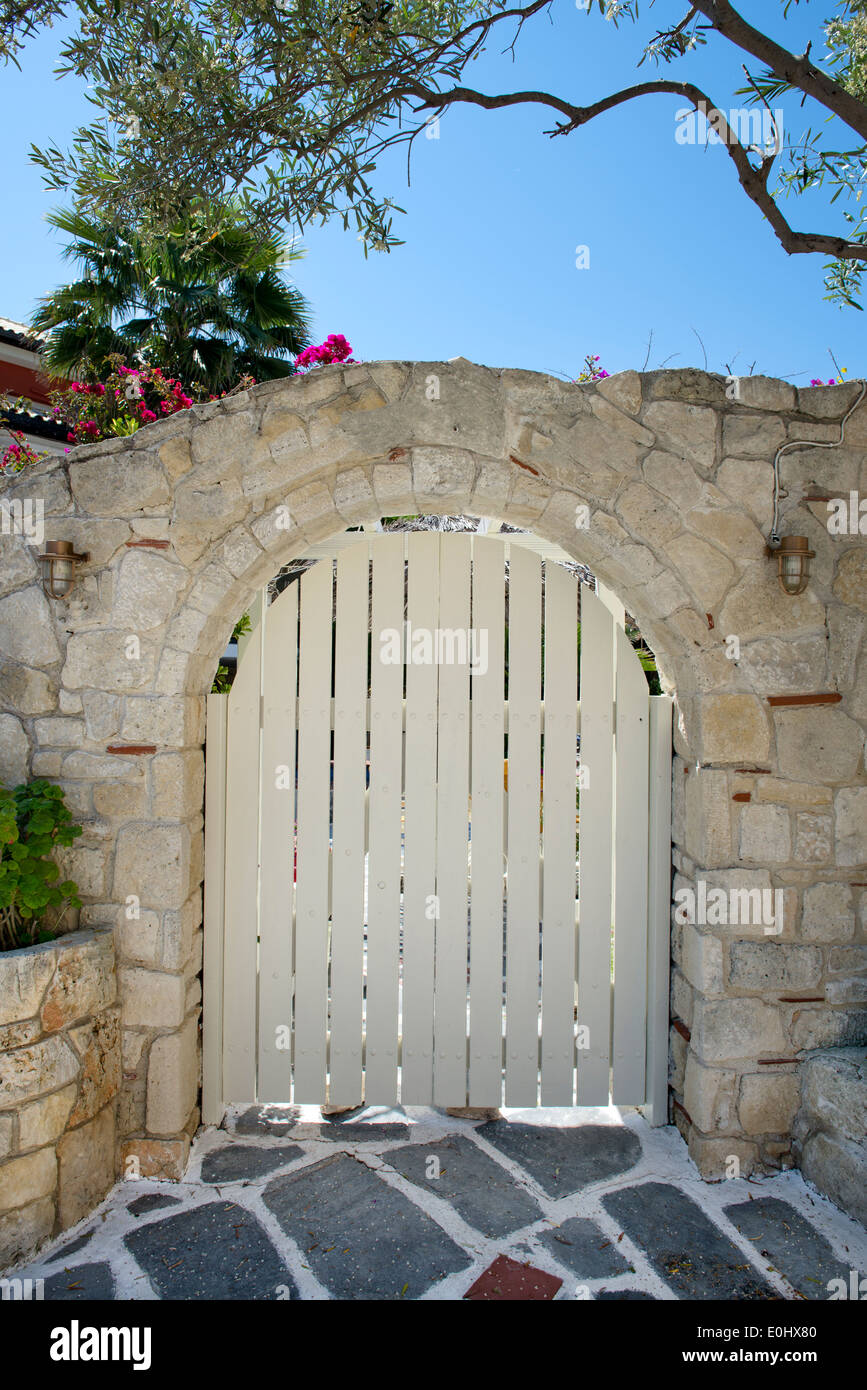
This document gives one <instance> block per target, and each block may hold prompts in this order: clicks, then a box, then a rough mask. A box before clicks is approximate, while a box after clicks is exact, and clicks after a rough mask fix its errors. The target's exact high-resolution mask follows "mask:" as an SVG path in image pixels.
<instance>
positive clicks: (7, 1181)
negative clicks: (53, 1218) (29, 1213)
mask: <svg viewBox="0 0 867 1390" xmlns="http://www.w3.org/2000/svg"><path fill="white" fill-rule="evenodd" d="M56 1185H57V1160H56V1158H55V1155H54V1150H53V1149H52V1148H45V1149H37V1150H36V1152H35V1153H32V1154H23V1155H22V1156H21V1157H20V1158H10V1159H9V1161H8V1163H4V1164H3V1165H2V1166H0V1211H12V1210H13V1209H14V1208H15V1207H25V1206H27V1205H28V1204H29V1203H30V1202H35V1201H38V1199H39V1198H40V1197H50V1196H51V1195H52V1193H53V1192H54V1189H55V1187H56Z"/></svg>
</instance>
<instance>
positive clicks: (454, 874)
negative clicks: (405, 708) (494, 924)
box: [434, 535, 471, 1106]
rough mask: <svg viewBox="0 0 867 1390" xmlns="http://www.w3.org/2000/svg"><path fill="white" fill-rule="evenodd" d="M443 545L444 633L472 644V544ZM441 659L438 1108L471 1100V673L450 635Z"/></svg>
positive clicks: (464, 539)
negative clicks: (451, 653)
mask: <svg viewBox="0 0 867 1390" xmlns="http://www.w3.org/2000/svg"><path fill="white" fill-rule="evenodd" d="M440 545H441V547H442V549H441V551H440V607H439V628H440V631H441V633H443V634H446V633H454V632H457V633H460V634H462V635H463V640H464V641H465V642H467V643H468V640H469V633H468V629H469V625H470V553H471V552H470V539H469V537H468V536H457V535H451V536H448V535H444V536H441V537H440ZM439 655H440V662H439V751H438V757H437V886H436V892H437V897H438V899H439V913H440V915H439V920H438V921H437V923H436V997H435V1003H434V1041H435V1060H434V1103H435V1104H436V1105H454V1106H459V1105H465V1104H466V1096H467V887H468V864H467V854H468V847H469V841H468V831H469V819H468V817H469V743H470V732H469V730H470V701H469V695H470V672H469V660H468V656H469V653H468V652H467V659H465V660H464V661H463V662H461V661H449V660H447V659H445V658H446V657H447V655H448V651H447V647H446V638H445V637H444V638H443V649H442V652H441V653H440V654H439ZM458 655H460V652H459V651H458Z"/></svg>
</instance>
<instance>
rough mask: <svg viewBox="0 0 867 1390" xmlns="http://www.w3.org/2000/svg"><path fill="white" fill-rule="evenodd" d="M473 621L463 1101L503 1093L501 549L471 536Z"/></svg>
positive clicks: (487, 1101)
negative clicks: (478, 661)
mask: <svg viewBox="0 0 867 1390" xmlns="http://www.w3.org/2000/svg"><path fill="white" fill-rule="evenodd" d="M472 622H473V627H474V629H475V631H476V632H477V633H482V632H484V633H486V634H487V643H488V648H487V671H486V672H485V673H484V674H478V675H474V676H473V678H472V682H473V683H472V729H471V741H472V746H471V764H472V772H471V780H472V839H471V842H470V843H471V850H472V853H471V859H470V1105H490V1106H499V1105H500V1104H501V1103H502V1099H503V1094H502V1092H503V978H502V960H503V818H504V802H505V794H504V788H503V724H504V719H503V698H504V695H505V684H504V661H505V622H506V617H505V548H504V546H503V544H502V542H501V541H496V540H493V539H491V540H479V539H474V540H473V611H472Z"/></svg>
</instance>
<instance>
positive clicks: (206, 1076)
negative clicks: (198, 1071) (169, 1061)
mask: <svg viewBox="0 0 867 1390" xmlns="http://www.w3.org/2000/svg"><path fill="white" fill-rule="evenodd" d="M228 703H229V697H228V695H209V696H208V699H207V756H206V759H205V930H204V965H203V974H202V1121H203V1123H204V1124H206V1125H218V1124H219V1123H220V1121H221V1120H222V1118H223V1114H224V1107H223V960H224V951H225V929H226V869H225V864H226V716H227V713H228Z"/></svg>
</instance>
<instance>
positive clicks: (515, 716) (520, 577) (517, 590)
mask: <svg viewBox="0 0 867 1390" xmlns="http://www.w3.org/2000/svg"><path fill="white" fill-rule="evenodd" d="M541 627H542V565H541V561H540V559H539V557H538V555H534V554H532V553H531V552H530V551H528V550H524V549H523V548H522V547H521V546H520V545H513V546H511V547H510V550H509V743H508V749H509V758H508V775H509V789H508V856H509V858H508V886H507V916H506V1105H517V1106H522V1105H535V1104H536V1103H537V1099H538V1080H539V964H540V962H539V921H540V910H539V877H540V875H539V817H540V781H541V772H542V767H541V747H540V701H541V693H542V668H541Z"/></svg>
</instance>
